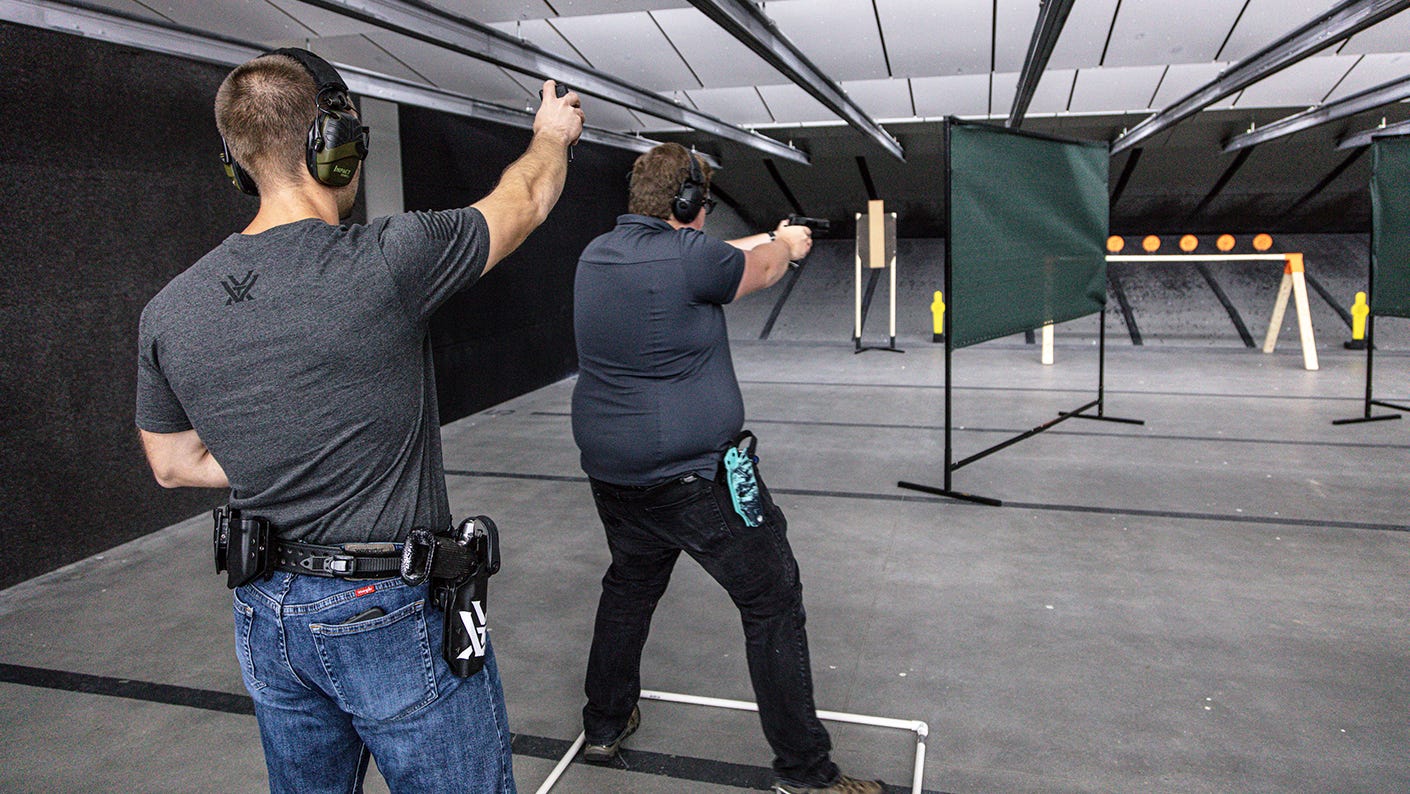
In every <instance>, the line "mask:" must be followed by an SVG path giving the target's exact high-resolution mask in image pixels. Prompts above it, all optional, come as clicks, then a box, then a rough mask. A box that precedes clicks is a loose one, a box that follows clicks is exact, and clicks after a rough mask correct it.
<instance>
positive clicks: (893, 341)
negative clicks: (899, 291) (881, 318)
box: [887, 212, 901, 347]
mask: <svg viewBox="0 0 1410 794" xmlns="http://www.w3.org/2000/svg"><path fill="white" fill-rule="evenodd" d="M891 225H892V226H893V227H894V226H895V225H896V213H894V212H893V213H891ZM900 251H901V244H900V241H899V240H898V241H897V242H896V253H897V254H898V255H899V254H900ZM887 265H888V266H889V267H890V268H891V345H892V347H895V345H896V256H894V255H893V256H892V257H891V261H890V262H888V263H887Z"/></svg>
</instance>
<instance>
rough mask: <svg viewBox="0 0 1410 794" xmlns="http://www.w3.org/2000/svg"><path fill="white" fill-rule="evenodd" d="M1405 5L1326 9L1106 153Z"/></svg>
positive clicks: (1389, 1)
mask: <svg viewBox="0 0 1410 794" xmlns="http://www.w3.org/2000/svg"><path fill="white" fill-rule="evenodd" d="M1406 8H1410V0H1343V2H1341V3H1338V4H1337V5H1336V7H1334V8H1332V9H1331V10H1330V11H1327V12H1326V13H1324V14H1322V15H1321V16H1319V17H1317V18H1316V19H1313V20H1312V21H1311V22H1308V23H1307V24H1305V25H1303V26H1302V27H1300V28H1298V29H1297V30H1294V31H1293V32H1291V33H1289V34H1287V35H1286V36H1284V37H1282V38H1281V39H1278V40H1277V41H1275V42H1273V43H1272V44H1270V45H1268V46H1267V47H1264V48H1263V49H1261V50H1259V51H1258V52H1256V53H1254V54H1252V55H1250V56H1248V57H1247V58H1244V59H1243V60H1242V61H1239V62H1238V63H1236V64H1234V65H1233V66H1230V67H1229V68H1228V69H1226V70H1225V71H1224V73H1223V74H1221V75H1219V77H1218V78H1216V79H1215V80H1214V81H1213V82H1211V83H1209V84H1208V85H1205V86H1204V87H1203V88H1199V89H1196V90H1195V91H1194V92H1193V93H1191V94H1190V95H1189V96H1186V97H1185V98H1184V99H1181V100H1180V101H1178V102H1176V103H1175V104H1173V105H1171V106H1170V107H1167V108H1165V109H1164V110H1162V111H1160V112H1159V113H1156V114H1155V115H1153V116H1151V117H1149V118H1147V119H1146V120H1145V121H1142V122H1141V123H1140V124H1137V125H1136V126H1135V127H1132V128H1131V129H1130V130H1129V131H1127V132H1126V133H1124V134H1123V135H1122V136H1121V137H1119V138H1117V139H1116V142H1115V143H1113V144H1112V146H1111V153H1112V154H1116V153H1117V152H1120V151H1123V150H1125V149H1129V148H1131V147H1132V146H1135V145H1136V144H1138V143H1140V142H1141V141H1143V140H1145V139H1147V138H1149V137H1151V136H1152V135H1155V134H1157V133H1159V132H1162V131H1164V130H1166V129H1168V128H1170V127H1172V126H1174V125H1175V124H1178V123H1179V122H1181V121H1184V120H1185V119H1187V118H1189V117H1190V116H1193V115H1194V114H1196V113H1198V112H1200V111H1201V110H1203V109H1204V108H1206V107H1209V106H1210V105H1212V104H1214V103H1215V102H1218V101H1219V100H1221V99H1223V98H1224V97H1227V96H1229V95H1230V94H1233V93H1235V92H1238V91H1242V90H1243V89H1245V88H1247V87H1249V86H1251V85H1253V84H1254V83H1256V82H1258V81H1259V80H1262V79H1263V78H1265V77H1268V76H1269V75H1271V74H1274V73H1276V72H1278V71H1281V70H1283V69H1286V68H1287V67H1289V66H1292V65H1293V64H1295V63H1297V62H1298V61H1300V60H1302V59H1303V58H1306V57H1308V56H1309V55H1313V54H1315V53H1318V52H1320V51H1322V50H1324V49H1326V48H1327V47H1330V46H1332V45H1333V44H1336V43H1337V42H1339V41H1342V40H1343V39H1346V38H1348V37H1350V36H1352V35H1355V34H1356V33H1359V32H1360V31H1362V30H1365V29H1366V28H1368V27H1370V26H1372V25H1374V24H1376V23H1377V22H1380V21H1381V20H1383V19H1386V18H1388V17H1391V16H1394V15H1395V14H1398V13H1400V12H1401V11H1403V10H1405V9H1406Z"/></svg>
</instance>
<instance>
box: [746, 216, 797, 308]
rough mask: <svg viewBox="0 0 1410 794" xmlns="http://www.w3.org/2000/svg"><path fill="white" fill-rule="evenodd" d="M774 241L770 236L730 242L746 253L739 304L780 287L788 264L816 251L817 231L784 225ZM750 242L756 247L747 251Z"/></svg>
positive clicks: (779, 227) (777, 231)
mask: <svg viewBox="0 0 1410 794" xmlns="http://www.w3.org/2000/svg"><path fill="white" fill-rule="evenodd" d="M774 237H775V239H774V241H773V242H768V235H766V234H756V235H753V236H751V237H744V238H741V239H739V240H730V241H729V243H730V245H733V246H734V247H736V248H742V249H744V276H743V278H741V279H740V280H739V288H738V289H736V290H735V292H734V298H735V300H738V299H740V298H742V297H744V296H745V295H748V294H749V293H751V292H758V291H759V290H761V289H767V288H769V287H772V286H773V285H774V284H777V283H778V280H779V279H781V278H783V274H784V273H786V272H788V263H789V262H796V261H798V260H800V259H802V258H803V257H805V256H807V255H808V252H809V251H811V250H812V248H813V230H812V229H809V228H808V227H807V226H790V225H788V222H787V221H784V222H783V223H780V224H779V225H778V228H777V229H775V230H774ZM756 238H763V240H757V239H756ZM749 242H753V243H754V244H753V245H752V246H748V247H746V245H747V244H748V243H749ZM741 243H743V244H741Z"/></svg>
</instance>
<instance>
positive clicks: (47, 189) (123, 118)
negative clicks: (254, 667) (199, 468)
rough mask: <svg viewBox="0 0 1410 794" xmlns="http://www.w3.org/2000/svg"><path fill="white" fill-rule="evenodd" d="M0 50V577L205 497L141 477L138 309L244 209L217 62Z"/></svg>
mask: <svg viewBox="0 0 1410 794" xmlns="http://www.w3.org/2000/svg"><path fill="white" fill-rule="evenodd" d="M0 52H3V53H4V56H3V57H0V119H3V120H4V123H3V124H0V196H3V199H0V201H3V203H4V215H5V218H4V222H3V223H0V272H3V274H4V275H3V277H0V538H2V539H3V541H4V542H3V543H0V587H3V586H7V585H10V584H13V583H15V582H18V581H21V580H24V579H26V578H29V577H31V576H34V575H36V574H39V573H42V572H44V571H47V570H51V569H53V568H57V567H59V566H61V565H63V564H65V563H68V562H72V561H74V560H77V559H80V558H83V557H86V556H88V555H91V554H93V553H95V552H98V551H101V550H103V549H106V548H110V547H112V546H114V545H116V544H118V543H121V542H123V541H126V540H130V539H132V538H134V537H137V536H139V535H142V534H145V533H147V532H150V531H152V530H155V529H159V528H161V527H164V526H167V525H169V524H172V523H174V522H176V521H178V520H181V519H183V518H187V517H189V516H191V515H192V514H194V513H196V512H198V511H200V510H202V509H204V508H205V507H208V506H210V505H212V504H214V503H215V502H216V501H217V500H218V499H219V498H220V496H221V495H220V494H219V493H218V492H215V491H193V490H179V491H166V490H163V489H161V488H159V487H158V486H157V485H156V483H155V482H153V480H152V476H151V474H150V472H149V471H148V470H147V466H146V463H145V461H144V459H143V456H142V453H141V450H140V447H139V444H138V441H137V436H136V430H135V429H134V426H133V393H134V383H135V381H136V349H137V348H136V335H137V318H138V316H139V314H140V313H141V311H142V307H143V305H145V304H146V302H147V300H148V299H149V298H150V297H151V296H152V295H154V294H156V292H157V290H159V289H161V287H162V286H163V285H164V284H165V283H166V282H167V281H168V280H169V279H170V278H171V277H172V276H174V275H175V274H177V273H179V272H180V271H181V270H183V269H185V268H186V267H187V266H189V265H190V264H191V263H192V262H194V261H195V260H196V259H197V258H199V257H200V256H201V255H202V254H204V253H205V252H206V251H207V250H208V249H210V248H211V247H212V246H214V245H215V244H216V243H218V242H219V241H220V240H221V239H222V238H223V237H225V235H227V234H229V233H230V232H232V231H235V230H238V229H240V228H241V227H242V226H244V225H245V223H247V222H248V220H249V218H251V217H252V216H253V215H254V212H255V203H254V201H253V200H252V199H247V198H245V197H244V196H241V195H240V194H239V193H238V192H237V191H236V190H235V189H234V188H232V187H231V186H230V185H229V183H228V182H225V181H224V177H223V175H222V174H221V170H220V164H219V161H218V160H217V159H216V155H217V153H218V152H219V151H220V138H219V136H218V135H217V133H216V131H215V123H214V120H213V117H212V110H211V108H212V103H213V101H214V98H215V90H216V88H217V86H219V84H220V80H221V78H222V77H223V76H224V74H225V71H226V70H224V69H221V68H219V67H215V66H210V65H206V64H198V63H194V62H190V61H183V60H181V59H177V58H171V57H166V56H162V55H155V54H152V53H146V52H142V51H139V50H135V49H129V48H126V47H119V46H115V45H109V44H102V43H97V42H93V41H90V40H86V39H82V38H80V37H77V36H72V35H67V34H62V33H52V32H46V31H39V30H36V29H33V28H28V27H23V26H17V25H9V24H0ZM190 553H192V554H206V553H208V551H207V549H204V548H199V549H197V548H193V549H190Z"/></svg>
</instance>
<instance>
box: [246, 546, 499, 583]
mask: <svg viewBox="0 0 1410 794" xmlns="http://www.w3.org/2000/svg"><path fill="white" fill-rule="evenodd" d="M436 548H437V550H436V554H435V557H434V565H433V566H432V570H431V571H430V575H431V576H436V577H446V578H457V577H460V576H464V575H465V574H466V573H468V572H469V571H470V569H471V568H472V567H473V564H474V560H473V559H471V556H470V554H469V553H468V552H467V551H466V550H465V549H464V548H462V547H460V546H457V545H456V544H455V543H454V542H452V541H450V540H449V539H447V538H439V537H438V538H436ZM401 558H402V544H400V543H344V544H343V545H341V546H316V545H314V544H311V543H295V542H293V541H287V540H281V541H275V543H274V570H276V571H288V572H290V573H302V574H307V575H309V576H322V577H327V578H335V579H389V578H391V577H394V576H399V575H400V574H401Z"/></svg>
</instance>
